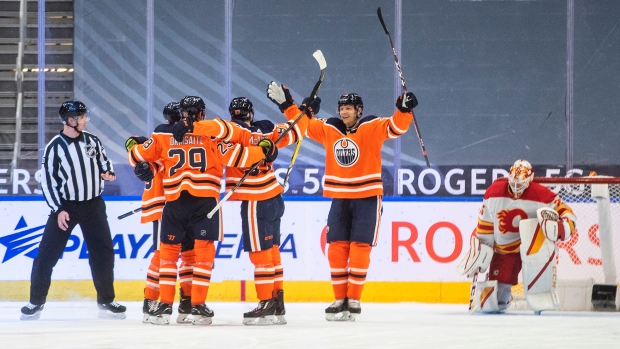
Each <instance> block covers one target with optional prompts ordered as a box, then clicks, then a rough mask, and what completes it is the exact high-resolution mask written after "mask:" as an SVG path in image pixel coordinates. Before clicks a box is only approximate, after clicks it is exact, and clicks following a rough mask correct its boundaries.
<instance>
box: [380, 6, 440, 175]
mask: <svg viewBox="0 0 620 349" xmlns="http://www.w3.org/2000/svg"><path fill="white" fill-rule="evenodd" d="M377 16H379V21H381V26H382V27H383V30H384V31H385V34H387V36H388V38H389V39H390V46H392V52H393V53H394V63H395V64H396V69H397V70H398V76H399V77H400V83H401V84H402V85H403V90H405V93H406V92H407V84H405V77H404V76H403V71H402V70H401V69H400V63H399V62H398V56H397V55H396V49H395V48H394V43H393V42H392V36H391V35H390V32H389V31H388V30H387V27H386V26H385V22H383V16H382V15H381V7H378V8H377ZM413 126H414V128H415V132H416V134H417V135H418V140H420V147H421V148H422V155H424V160H425V161H426V166H427V167H428V168H430V167H431V163H430V162H429V161H428V155H427V153H426V147H425V146H424V141H423V140H422V135H421V134H420V128H419V127H418V122H417V121H416V119H415V114H414V115H413Z"/></svg>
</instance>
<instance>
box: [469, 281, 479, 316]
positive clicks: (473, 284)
mask: <svg viewBox="0 0 620 349" xmlns="http://www.w3.org/2000/svg"><path fill="white" fill-rule="evenodd" d="M478 274H479V272H475V273H474V278H473V279H472V280H471V292H470V294H469V313H470V314H473V313H474V312H475V311H476V310H478V309H476V308H474V295H475V294H476V284H477V283H478Z"/></svg>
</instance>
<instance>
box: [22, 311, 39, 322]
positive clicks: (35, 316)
mask: <svg viewBox="0 0 620 349" xmlns="http://www.w3.org/2000/svg"><path fill="white" fill-rule="evenodd" d="M40 317H41V312H40V311H39V312H36V313H34V314H32V315H26V314H22V316H21V317H20V318H19V319H20V320H24V321H30V320H39V318H40Z"/></svg>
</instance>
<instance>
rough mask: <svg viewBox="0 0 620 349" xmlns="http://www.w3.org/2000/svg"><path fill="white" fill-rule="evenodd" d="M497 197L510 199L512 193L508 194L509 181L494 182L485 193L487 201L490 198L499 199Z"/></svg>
mask: <svg viewBox="0 0 620 349" xmlns="http://www.w3.org/2000/svg"><path fill="white" fill-rule="evenodd" d="M497 197H510V193H509V192H508V181H507V180H500V181H498V180H496V181H494V182H493V183H491V185H490V186H489V187H488V188H487V190H486V191H485V192H484V199H485V200H486V199H488V198H497Z"/></svg>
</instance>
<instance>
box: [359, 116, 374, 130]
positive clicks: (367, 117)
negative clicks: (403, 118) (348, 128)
mask: <svg viewBox="0 0 620 349" xmlns="http://www.w3.org/2000/svg"><path fill="white" fill-rule="evenodd" d="M378 118H379V117H378V116H376V115H368V116H364V117H363V118H361V119H360V124H359V125H358V126H357V128H360V126H362V125H363V124H365V123H368V122H371V121H373V120H376V119H378Z"/></svg>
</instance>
